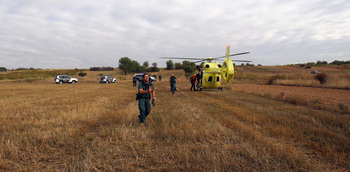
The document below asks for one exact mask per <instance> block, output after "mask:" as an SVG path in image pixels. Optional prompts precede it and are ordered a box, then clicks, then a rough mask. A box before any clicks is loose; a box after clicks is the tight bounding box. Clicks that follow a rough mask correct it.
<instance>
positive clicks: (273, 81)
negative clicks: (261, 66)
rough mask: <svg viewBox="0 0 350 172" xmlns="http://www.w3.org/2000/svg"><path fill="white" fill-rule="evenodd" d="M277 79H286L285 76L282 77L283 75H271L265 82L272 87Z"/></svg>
mask: <svg viewBox="0 0 350 172" xmlns="http://www.w3.org/2000/svg"><path fill="white" fill-rule="evenodd" d="M279 79H286V76H284V75H273V76H271V77H270V78H269V80H268V81H267V85H273V84H275V82H276V80H279Z"/></svg>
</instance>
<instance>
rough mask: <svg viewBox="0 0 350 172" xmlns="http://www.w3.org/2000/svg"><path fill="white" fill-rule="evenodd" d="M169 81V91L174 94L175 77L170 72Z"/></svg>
mask: <svg viewBox="0 0 350 172" xmlns="http://www.w3.org/2000/svg"><path fill="white" fill-rule="evenodd" d="M169 83H170V91H171V92H172V93H173V94H175V91H176V77H175V76H174V74H171V77H170V79H169Z"/></svg>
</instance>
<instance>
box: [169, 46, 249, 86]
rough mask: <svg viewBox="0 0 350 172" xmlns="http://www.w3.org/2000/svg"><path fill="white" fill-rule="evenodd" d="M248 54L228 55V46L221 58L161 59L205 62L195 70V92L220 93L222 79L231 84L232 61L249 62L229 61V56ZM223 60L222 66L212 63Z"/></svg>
mask: <svg viewBox="0 0 350 172" xmlns="http://www.w3.org/2000/svg"><path fill="white" fill-rule="evenodd" d="M248 53H250V52H243V53H237V54H230V45H227V46H226V55H225V56H222V57H215V58H211V57H208V58H203V59H198V58H177V57H163V58H168V59H184V60H196V61H192V63H199V62H205V61H206V62H205V63H204V64H203V68H202V69H199V68H198V69H197V77H199V82H197V90H202V89H218V90H221V91H222V87H220V85H221V81H222V79H223V80H225V81H226V83H227V84H231V82H232V80H233V76H234V65H233V62H232V61H237V62H251V61H246V60H231V59H230V57H231V56H238V55H243V54H248ZM222 58H225V59H224V62H223V64H222V65H220V64H219V63H217V62H212V61H214V60H218V59H222Z"/></svg>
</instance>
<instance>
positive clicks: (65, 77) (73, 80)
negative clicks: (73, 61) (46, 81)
mask: <svg viewBox="0 0 350 172" xmlns="http://www.w3.org/2000/svg"><path fill="white" fill-rule="evenodd" d="M53 82H55V83H56V84H63V83H72V84H75V83H77V82H78V79H77V78H72V77H70V76H68V75H57V76H56V77H55V78H54V79H53Z"/></svg>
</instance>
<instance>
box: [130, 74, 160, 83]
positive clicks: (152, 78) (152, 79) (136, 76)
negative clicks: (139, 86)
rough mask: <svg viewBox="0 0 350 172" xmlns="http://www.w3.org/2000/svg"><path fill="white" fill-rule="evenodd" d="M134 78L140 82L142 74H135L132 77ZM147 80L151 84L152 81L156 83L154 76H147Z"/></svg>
mask: <svg viewBox="0 0 350 172" xmlns="http://www.w3.org/2000/svg"><path fill="white" fill-rule="evenodd" d="M134 77H135V78H136V79H137V80H138V81H141V80H142V78H143V73H137V74H135V75H134ZM149 80H150V81H151V82H153V81H157V78H156V77H154V76H151V75H149Z"/></svg>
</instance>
